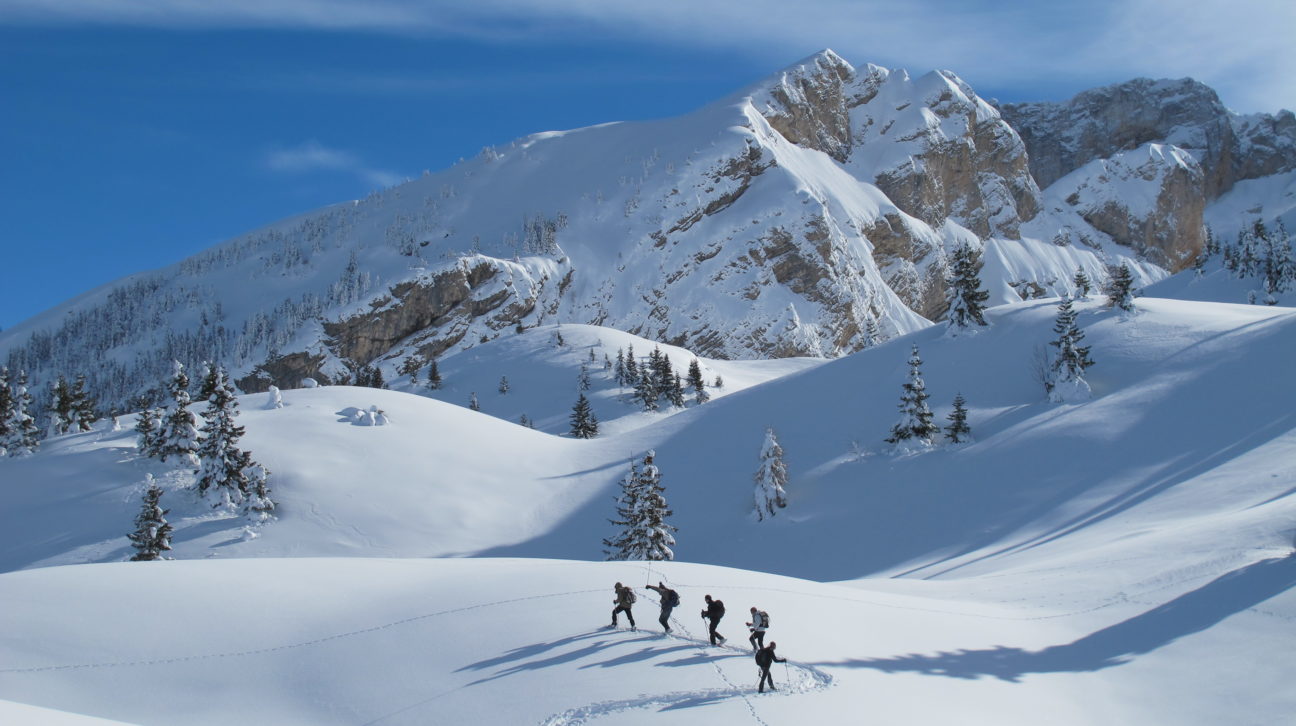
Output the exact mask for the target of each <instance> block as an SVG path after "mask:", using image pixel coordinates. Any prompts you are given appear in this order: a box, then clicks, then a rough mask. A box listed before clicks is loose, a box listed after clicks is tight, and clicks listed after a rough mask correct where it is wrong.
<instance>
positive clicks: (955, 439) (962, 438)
mask: <svg viewBox="0 0 1296 726" xmlns="http://www.w3.org/2000/svg"><path fill="white" fill-rule="evenodd" d="M946 418H947V419H948V420H949V424H948V425H947V426H945V438H946V439H948V440H949V442H950V443H951V444H962V443H964V442H967V441H971V440H972V427H971V426H969V425H968V421H967V419H968V411H967V401H966V400H964V398H963V394H962V393H959V394H956V395H955V396H954V410H953V411H951V412H950V415H949V416H947V417H946Z"/></svg>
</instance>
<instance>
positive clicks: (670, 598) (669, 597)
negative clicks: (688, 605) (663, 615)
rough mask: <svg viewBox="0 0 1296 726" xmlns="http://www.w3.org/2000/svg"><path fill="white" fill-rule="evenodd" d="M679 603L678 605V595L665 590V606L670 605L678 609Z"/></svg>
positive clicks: (672, 591)
mask: <svg viewBox="0 0 1296 726" xmlns="http://www.w3.org/2000/svg"><path fill="white" fill-rule="evenodd" d="M679 603H680V599H679V593H678V592H675V591H674V590H667V591H666V604H667V605H670V606H671V607H679Z"/></svg>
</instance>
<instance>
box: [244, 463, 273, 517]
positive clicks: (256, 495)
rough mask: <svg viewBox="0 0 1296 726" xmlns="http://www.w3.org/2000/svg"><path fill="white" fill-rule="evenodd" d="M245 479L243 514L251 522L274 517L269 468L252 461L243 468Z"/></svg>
mask: <svg viewBox="0 0 1296 726" xmlns="http://www.w3.org/2000/svg"><path fill="white" fill-rule="evenodd" d="M243 476H244V478H246V479H247V483H248V484H247V486H248V488H247V496H246V498H245V499H244V500H243V508H244V511H245V516H246V517H247V519H248V521H249V522H251V523H252V524H262V523H265V522H268V521H270V520H272V519H274V518H275V517H274V511H275V508H276V506H277V505H276V504H275V501H274V500H273V499H271V498H270V470H269V469H267V468H265V466H263V465H261V464H258V463H256V462H253V463H252V464H250V465H249V466H248V467H247V468H246V469H244V470H243Z"/></svg>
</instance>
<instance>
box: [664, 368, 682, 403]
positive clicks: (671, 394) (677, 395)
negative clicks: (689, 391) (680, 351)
mask: <svg viewBox="0 0 1296 726" xmlns="http://www.w3.org/2000/svg"><path fill="white" fill-rule="evenodd" d="M666 399H667V400H669V401H670V405H672V406H674V407H675V408H684V379H682V378H680V374H679V373H678V372H676V373H674V374H672V375H671V385H670V390H669V391H667V392H666Z"/></svg>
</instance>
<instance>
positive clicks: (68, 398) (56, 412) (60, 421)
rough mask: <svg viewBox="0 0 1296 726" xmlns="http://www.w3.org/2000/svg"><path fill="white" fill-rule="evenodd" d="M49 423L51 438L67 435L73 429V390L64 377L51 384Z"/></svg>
mask: <svg viewBox="0 0 1296 726" xmlns="http://www.w3.org/2000/svg"><path fill="white" fill-rule="evenodd" d="M49 421H50V425H49V435H50V436H58V435H60V434H66V433H67V432H68V431H69V430H70V429H71V428H72V389H71V388H70V387H69V386H68V383H67V379H66V378H64V377H63V376H59V377H58V380H57V381H55V382H54V383H52V384H50V406H49Z"/></svg>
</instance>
